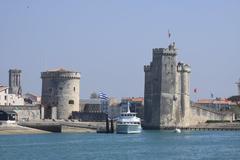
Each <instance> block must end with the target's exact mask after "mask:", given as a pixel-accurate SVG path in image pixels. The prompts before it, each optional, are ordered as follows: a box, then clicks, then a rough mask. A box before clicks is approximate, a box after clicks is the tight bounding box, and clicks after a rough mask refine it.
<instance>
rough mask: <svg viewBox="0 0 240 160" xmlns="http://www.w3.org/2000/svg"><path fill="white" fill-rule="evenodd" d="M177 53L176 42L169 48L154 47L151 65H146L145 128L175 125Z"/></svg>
mask: <svg viewBox="0 0 240 160" xmlns="http://www.w3.org/2000/svg"><path fill="white" fill-rule="evenodd" d="M176 55H177V51H176V48H175V43H173V44H170V45H169V46H168V48H155V49H153V59H152V62H151V63H150V65H147V66H144V71H145V89H144V128H146V129H148V128H149V129H159V128H160V127H165V126H173V125H175V123H176V120H175V118H176V117H175V115H174V113H173V112H174V105H175V102H174V101H175V100H176V97H175V93H176V70H177V66H176Z"/></svg>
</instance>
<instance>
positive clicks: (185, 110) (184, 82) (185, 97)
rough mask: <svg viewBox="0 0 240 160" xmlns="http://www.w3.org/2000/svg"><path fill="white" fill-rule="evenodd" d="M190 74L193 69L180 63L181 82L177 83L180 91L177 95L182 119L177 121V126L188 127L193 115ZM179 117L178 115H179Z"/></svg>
mask: <svg viewBox="0 0 240 160" xmlns="http://www.w3.org/2000/svg"><path fill="white" fill-rule="evenodd" d="M190 73H191V68H190V66H189V65H188V64H184V63H181V62H179V63H178V65H177V75H178V76H179V80H178V81H177V84H178V89H179V91H178V92H177V93H176V96H177V97H178V98H177V103H178V105H176V107H177V108H178V106H180V109H179V110H178V111H179V112H178V113H177V114H179V115H180V116H179V117H180V118H179V119H177V121H176V124H177V125H178V126H188V125H189V119H190V114H191V108H190V81H189V80H190ZM177 116H178V115H177Z"/></svg>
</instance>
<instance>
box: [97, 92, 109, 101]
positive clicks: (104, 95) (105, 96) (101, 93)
mask: <svg viewBox="0 0 240 160" xmlns="http://www.w3.org/2000/svg"><path fill="white" fill-rule="evenodd" d="M98 96H99V98H100V99H101V100H108V97H107V95H106V94H105V93H103V92H99V94H98Z"/></svg>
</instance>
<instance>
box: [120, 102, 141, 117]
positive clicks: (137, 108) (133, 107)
mask: <svg viewBox="0 0 240 160" xmlns="http://www.w3.org/2000/svg"><path fill="white" fill-rule="evenodd" d="M127 102H130V111H131V112H136V113H137V117H139V118H141V119H143V118H144V98H143V97H126V98H122V100H121V103H127Z"/></svg>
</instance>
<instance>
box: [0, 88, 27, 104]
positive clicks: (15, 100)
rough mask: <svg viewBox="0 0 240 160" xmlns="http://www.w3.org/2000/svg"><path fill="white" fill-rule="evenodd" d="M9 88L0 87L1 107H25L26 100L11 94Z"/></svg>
mask: <svg viewBox="0 0 240 160" xmlns="http://www.w3.org/2000/svg"><path fill="white" fill-rule="evenodd" d="M8 89H9V88H8V87H7V86H1V85H0V105H4V106H11V105H24V99H23V97H22V96H21V95H17V94H9V90H8Z"/></svg>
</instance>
